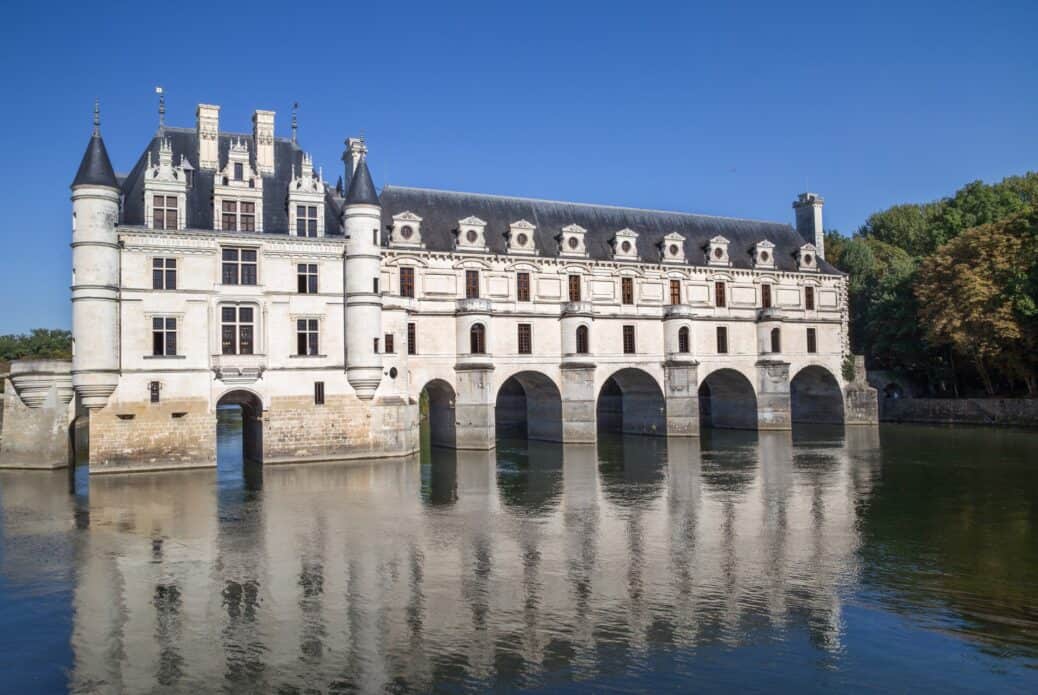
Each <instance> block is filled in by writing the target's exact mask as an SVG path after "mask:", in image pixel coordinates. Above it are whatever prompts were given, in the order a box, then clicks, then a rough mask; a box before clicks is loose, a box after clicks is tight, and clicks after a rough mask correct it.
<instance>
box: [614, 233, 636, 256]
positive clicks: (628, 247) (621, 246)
mask: <svg viewBox="0 0 1038 695" xmlns="http://www.w3.org/2000/svg"><path fill="white" fill-rule="evenodd" d="M609 243H610V245H611V246H612V247H613V258H617V259H630V260H638V232H636V231H634V230H633V229H628V228H626V227H624V228H623V229H621V230H620V231H618V232H617V233H616V234H614V235H613V238H612V239H611V240H610V242H609Z"/></svg>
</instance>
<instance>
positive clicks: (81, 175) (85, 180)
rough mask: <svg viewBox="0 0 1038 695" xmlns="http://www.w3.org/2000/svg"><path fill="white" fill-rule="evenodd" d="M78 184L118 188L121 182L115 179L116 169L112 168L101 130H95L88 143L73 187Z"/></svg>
mask: <svg viewBox="0 0 1038 695" xmlns="http://www.w3.org/2000/svg"><path fill="white" fill-rule="evenodd" d="M76 186H108V187H110V188H118V187H119V182H118V181H116V179H115V171H113V170H112V160H110V159H109V158H108V150H106V149H105V142H104V140H102V139H101V133H100V132H96V131H95V132H94V134H93V135H91V136H90V142H88V143H87V148H86V152H84V153H83V161H81V162H80V163H79V171H77V172H76V178H75V179H73V181H72V187H73V188H75V187H76Z"/></svg>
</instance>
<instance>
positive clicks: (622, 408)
mask: <svg viewBox="0 0 1038 695" xmlns="http://www.w3.org/2000/svg"><path fill="white" fill-rule="evenodd" d="M596 417H597V421H598V429H600V430H605V431H607V432H623V433H624V434H655V435H665V434H667V402H666V400H664V397H663V389H662V388H660V385H659V382H658V381H657V380H656V379H655V378H654V377H653V376H652V375H651V374H649V373H648V372H646V371H644V370H641V369H638V368H636V367H626V368H624V369H620V370H618V371H616V372H614V373H613V374H612V375H611V376H610V377H609V378H608V379H606V380H605V382H604V383H603V384H602V388H601V389H600V390H599V392H598V402H597V405H596Z"/></svg>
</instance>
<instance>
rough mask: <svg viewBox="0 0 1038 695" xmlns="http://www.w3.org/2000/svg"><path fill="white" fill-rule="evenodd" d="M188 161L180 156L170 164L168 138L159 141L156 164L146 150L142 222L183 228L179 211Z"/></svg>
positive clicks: (184, 201) (183, 200)
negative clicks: (176, 162)
mask: <svg viewBox="0 0 1038 695" xmlns="http://www.w3.org/2000/svg"><path fill="white" fill-rule="evenodd" d="M190 166H191V165H190V164H187V163H186V160H185V159H184V157H183V155H181V157H180V166H173V144H172V142H170V141H169V140H163V141H162V142H160V143H159V159H158V163H154V161H153V160H152V153H151V151H150V150H149V151H148V169H147V171H146V172H145V175H144V195H143V201H144V221H145V224H146V225H147V226H149V227H151V228H152V229H164V230H176V229H183V228H184V222H185V221H186V220H185V219H184V214H183V210H184V208H185V207H186V205H187V183H186V181H187V177H186V175H185V172H186V171H188V169H187V167H190Z"/></svg>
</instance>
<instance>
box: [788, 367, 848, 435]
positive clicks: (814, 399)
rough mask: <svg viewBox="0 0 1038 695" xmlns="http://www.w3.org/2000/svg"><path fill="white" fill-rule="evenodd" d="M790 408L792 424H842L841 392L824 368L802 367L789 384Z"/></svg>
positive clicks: (830, 373) (836, 381)
mask: <svg viewBox="0 0 1038 695" xmlns="http://www.w3.org/2000/svg"><path fill="white" fill-rule="evenodd" d="M789 406H790V415H791V419H792V421H793V422H797V423H825V424H843V391H842V390H841V389H840V382H839V381H838V380H837V378H836V376H835V375H833V373H832V372H830V371H829V370H828V369H826V368H825V367H822V366H821V365H817V364H812V365H808V366H806V367H804V368H803V369H801V370H800V371H799V372H797V373H796V375H795V376H794V377H793V378H792V379H791V380H790V382H789Z"/></svg>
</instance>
